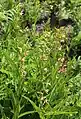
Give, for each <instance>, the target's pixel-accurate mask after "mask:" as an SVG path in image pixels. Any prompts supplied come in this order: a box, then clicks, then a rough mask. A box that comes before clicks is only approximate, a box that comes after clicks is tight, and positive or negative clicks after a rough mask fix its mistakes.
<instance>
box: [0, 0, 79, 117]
mask: <svg viewBox="0 0 81 119" xmlns="http://www.w3.org/2000/svg"><path fill="white" fill-rule="evenodd" d="M50 2H51V3H52V2H53V1H50ZM58 2H59V1H57V3H56V2H55V3H54V4H57V6H58ZM47 4H49V1H47ZM60 4H61V3H60ZM72 4H74V3H72ZM72 4H71V5H72ZM76 4H77V3H76ZM45 5H46V3H45ZM47 6H48V5H47ZM50 7H51V5H50ZM70 7H71V6H70ZM23 8H25V10H26V15H25V16H24V17H23V16H22V15H21V10H22V9H23ZM67 8H68V7H67ZM43 10H47V12H49V13H50V11H49V9H48V8H45V7H44V5H41V4H40V2H39V0H37V1H35V0H34V1H30V0H26V1H25V2H23V3H22V4H20V3H19V1H16V2H15V1H14V0H8V1H7V0H1V1H0V27H1V28H0V119H80V118H81V63H80V62H81V60H80V59H78V60H77V61H76V59H75V58H73V59H72V60H71V59H68V62H67V69H66V72H59V69H60V67H61V65H62V63H61V59H63V57H64V53H65V49H62V50H60V49H59V48H60V47H61V46H60V40H61V39H65V40H66V41H67V36H66V31H65V29H64V28H61V29H53V30H51V29H50V27H49V21H48V23H47V24H46V26H45V29H44V31H43V32H42V33H37V32H36V26H35V24H36V21H37V20H38V19H39V18H40V17H41V14H40V12H41V11H43ZM70 10H71V11H72V7H71V8H70ZM67 12H68V11H67ZM60 14H61V13H60ZM69 14H70V13H69ZM72 15H74V13H73V11H72ZM79 17H80V16H79V13H78V14H77V13H76V16H75V18H79ZM75 18H74V19H75ZM24 20H31V22H32V23H33V25H32V30H30V29H28V28H24V27H22V22H23V21H24ZM78 23H79V24H80V22H78ZM79 29H80V26H79ZM75 32H76V30H74V31H73V34H75ZM77 39H78V40H79V41H80V32H79V35H77V36H76V37H73V38H72V43H74V42H76V43H77ZM32 43H35V45H34V46H32Z"/></svg>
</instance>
